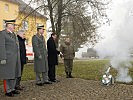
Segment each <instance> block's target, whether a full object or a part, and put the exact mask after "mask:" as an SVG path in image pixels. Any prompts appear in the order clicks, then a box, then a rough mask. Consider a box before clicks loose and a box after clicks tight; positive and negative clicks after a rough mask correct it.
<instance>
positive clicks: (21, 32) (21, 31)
mask: <svg viewBox="0 0 133 100" xmlns="http://www.w3.org/2000/svg"><path fill="white" fill-rule="evenodd" d="M24 33H25V30H19V31H18V32H17V34H24Z"/></svg>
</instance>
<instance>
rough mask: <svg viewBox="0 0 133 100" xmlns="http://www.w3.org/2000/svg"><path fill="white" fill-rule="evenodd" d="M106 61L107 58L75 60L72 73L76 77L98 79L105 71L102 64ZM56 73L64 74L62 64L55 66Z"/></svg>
mask: <svg viewBox="0 0 133 100" xmlns="http://www.w3.org/2000/svg"><path fill="white" fill-rule="evenodd" d="M108 62H109V61H108V60H88V61H75V62H74V66H73V73H72V74H73V76H74V77H76V78H83V79H90V80H100V79H101V76H102V74H103V73H104V71H105V67H104V66H105V65H106V64H107V63H108ZM57 74H58V75H59V76H65V72H64V65H63V64H61V65H59V66H58V67H57Z"/></svg>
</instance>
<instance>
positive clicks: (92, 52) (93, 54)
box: [82, 48, 99, 58]
mask: <svg viewBox="0 0 133 100" xmlns="http://www.w3.org/2000/svg"><path fill="white" fill-rule="evenodd" d="M82 57H83V58H99V56H98V54H97V52H96V51H95V50H94V49H93V48H88V49H87V52H83V53H82Z"/></svg>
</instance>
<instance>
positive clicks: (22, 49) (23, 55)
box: [15, 30, 26, 90]
mask: <svg viewBox="0 0 133 100" xmlns="http://www.w3.org/2000/svg"><path fill="white" fill-rule="evenodd" d="M17 34H18V35H17V37H18V41H19V50H20V61H21V77H22V73H23V68H24V64H26V47H25V40H26V39H25V31H24V30H19V31H18V33H17ZM21 77H18V78H17V80H16V86H15V89H16V90H23V87H22V86H21V85H20V81H21Z"/></svg>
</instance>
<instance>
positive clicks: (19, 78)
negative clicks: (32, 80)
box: [15, 64, 24, 87]
mask: <svg viewBox="0 0 133 100" xmlns="http://www.w3.org/2000/svg"><path fill="white" fill-rule="evenodd" d="M23 69H24V64H21V77H22V73H23ZM21 77H18V78H17V79H16V85H15V87H18V86H20V81H21Z"/></svg>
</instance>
